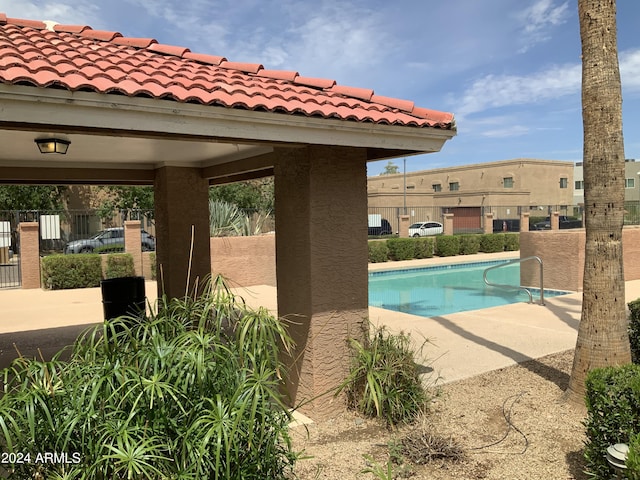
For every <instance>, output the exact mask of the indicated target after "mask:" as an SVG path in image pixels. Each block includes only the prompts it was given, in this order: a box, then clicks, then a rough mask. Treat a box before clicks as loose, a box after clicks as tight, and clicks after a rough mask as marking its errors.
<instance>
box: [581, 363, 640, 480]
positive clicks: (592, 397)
mask: <svg viewBox="0 0 640 480" xmlns="http://www.w3.org/2000/svg"><path fill="white" fill-rule="evenodd" d="M585 402H586V405H587V418H586V420H585V427H586V433H587V442H586V444H585V449H584V458H585V461H586V467H587V472H588V474H589V476H590V478H593V479H595V480H609V479H610V478H612V477H613V470H612V469H611V467H610V466H609V463H608V462H607V459H606V455H607V448H608V447H609V446H610V445H614V444H616V443H626V444H630V446H631V448H634V449H637V447H638V442H637V438H636V435H637V434H638V433H640V366H639V365H634V364H629V365H624V366H621V367H606V368H597V369H594V370H592V371H591V372H589V374H588V375H587V380H586V393H585ZM632 440H633V441H632ZM638 453H639V452H638V451H637V450H634V451H633V452H630V454H629V457H634V458H637V457H638ZM627 473H629V474H632V475H633V476H630V477H629V478H638V477H637V475H639V474H640V472H639V471H635V472H630V471H628V472H627Z"/></svg>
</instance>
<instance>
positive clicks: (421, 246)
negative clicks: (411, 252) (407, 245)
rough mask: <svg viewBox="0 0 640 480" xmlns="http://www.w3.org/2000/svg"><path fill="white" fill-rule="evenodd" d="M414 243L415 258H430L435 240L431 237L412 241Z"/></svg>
mask: <svg viewBox="0 0 640 480" xmlns="http://www.w3.org/2000/svg"><path fill="white" fill-rule="evenodd" d="M413 241H414V243H415V258H431V257H433V253H434V250H435V244H436V242H435V240H434V239H433V238H431V237H420V238H414V239H413Z"/></svg>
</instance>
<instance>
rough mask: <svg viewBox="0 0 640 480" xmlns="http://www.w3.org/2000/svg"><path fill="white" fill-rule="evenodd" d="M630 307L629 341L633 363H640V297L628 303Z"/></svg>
mask: <svg viewBox="0 0 640 480" xmlns="http://www.w3.org/2000/svg"><path fill="white" fill-rule="evenodd" d="M627 306H628V307H629V343H630V344H631V358H632V360H633V363H635V364H639V363H640V298H638V299H636V300H634V301H632V302H629V303H627Z"/></svg>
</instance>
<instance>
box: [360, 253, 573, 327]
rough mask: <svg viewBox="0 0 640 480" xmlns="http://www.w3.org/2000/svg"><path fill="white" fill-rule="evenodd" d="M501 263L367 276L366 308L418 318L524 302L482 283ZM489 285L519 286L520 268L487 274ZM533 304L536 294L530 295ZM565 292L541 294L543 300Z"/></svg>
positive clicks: (515, 293) (522, 296)
mask: <svg viewBox="0 0 640 480" xmlns="http://www.w3.org/2000/svg"><path fill="white" fill-rule="evenodd" d="M500 263H505V262H504V261H496V262H478V263H467V264H461V265H442V266H437V267H424V268H412V269H406V270H392V271H382V272H371V273H369V305H370V306H372V307H380V308H386V309H387V310H395V311H397V312H405V313H410V314H412V315H419V316H422V317H435V316H438V315H446V314H448V313H456V312H466V311H468V310H479V309H482V308H488V307H497V306H500V305H508V304H510V303H517V302H528V301H529V296H528V295H527V293H526V292H525V291H523V290H518V289H516V288H514V289H513V290H507V289H504V288H498V287H490V286H487V285H485V283H484V281H483V278H482V277H483V273H484V271H485V270H486V269H487V268H489V267H491V266H493V265H498V264H500ZM487 280H488V281H489V282H491V283H499V284H503V285H513V286H514V287H516V286H518V285H520V265H519V264H517V263H513V264H511V265H507V266H504V267H501V268H496V269H493V270H491V271H489V273H488V274H487ZM531 293H532V295H533V300H534V301H537V300H538V298H539V291H537V290H534V291H532V292H531ZM565 293H567V292H560V291H553V290H545V292H544V295H545V297H552V296H555V295H562V294H565Z"/></svg>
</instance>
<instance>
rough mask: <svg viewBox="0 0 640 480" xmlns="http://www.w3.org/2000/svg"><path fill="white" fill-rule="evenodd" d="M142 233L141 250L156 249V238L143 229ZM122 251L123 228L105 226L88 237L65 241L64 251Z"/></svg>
mask: <svg viewBox="0 0 640 480" xmlns="http://www.w3.org/2000/svg"><path fill="white" fill-rule="evenodd" d="M141 233H142V251H143V252H148V251H151V250H155V249H156V239H155V238H154V237H153V236H152V235H150V234H149V233H148V232H146V231H145V230H142V231H141ZM121 251H124V228H122V227H116V228H107V229H106V230H102V231H100V232H98V233H96V234H95V235H94V236H92V237H90V238H85V239H83V240H74V241H73V242H69V243H67V245H66V247H65V248H64V253H93V252H95V253H107V252H121Z"/></svg>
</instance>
